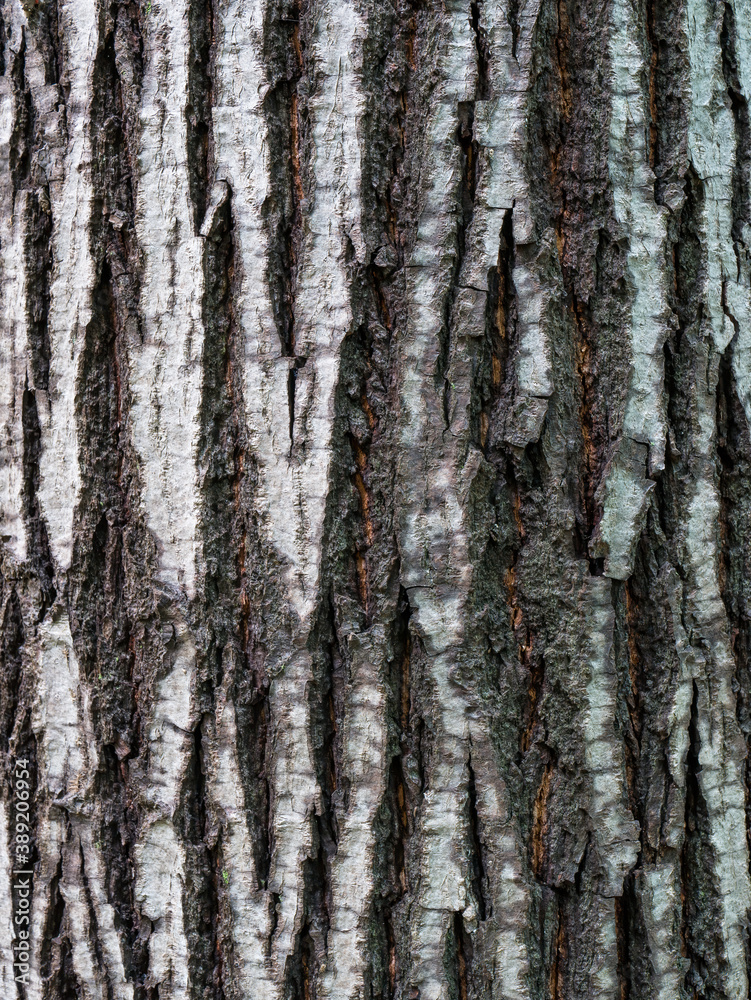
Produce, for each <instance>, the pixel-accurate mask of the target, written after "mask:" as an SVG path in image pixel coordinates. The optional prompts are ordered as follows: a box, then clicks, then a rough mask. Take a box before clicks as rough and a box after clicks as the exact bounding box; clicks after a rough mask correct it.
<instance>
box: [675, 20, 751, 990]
mask: <svg viewBox="0 0 751 1000" xmlns="http://www.w3.org/2000/svg"><path fill="white" fill-rule="evenodd" d="M718 13H719V12H716V11H715V10H714V8H712V9H711V10H710V8H708V7H705V6H704V5H702V4H694V3H690V4H689V5H688V16H689V60H690V66H691V73H692V86H693V88H694V89H695V90H696V91H698V93H704V94H706V95H707V96H708V95H709V94H711V93H712V92H716V91H717V90H719V91H720V93H721V94H722V95H723V97H724V96H725V94H726V93H727V90H726V86H727V85H726V83H725V80H724V79H723V75H722V59H721V47H720V44H719V42H720V31H721V27H722V22H721V21H719V18H718V16H717V15H718ZM723 13H724V11H723ZM718 21H719V23H718ZM711 46H714V50H715V57H714V59H712V60H711V61H710V62H709V63H708V61H707V59H706V51H707V49H708V48H710V47H711ZM709 136H713V137H715V145H714V147H713V149H712V150H711V151H710V149H709V148H708V147H707V146H706V142H707V138H708V137H709ZM725 136H728V137H729V141H728V139H725ZM732 136H733V121H732V115H731V111H730V109H729V108H728V107H727V105H726V104H725V103H724V101H723V103H722V105H721V106H720V107H718V108H717V109H716V110H710V109H709V108H708V107H707V106H706V105H705V104H703V103H702V102H701V101H700V102H698V103H692V106H691V114H690V117H689V130H688V154H689V158H690V160H691V163H692V165H693V167H694V169H695V170H696V172H697V174H698V176H699V178H700V179H701V184H702V188H703V199H702V202H701V213H700V216H699V230H700V233H701V237H702V243H703V249H704V252H705V253H706V257H705V258H704V260H703V262H702V263H703V265H704V266H703V269H702V273H701V279H700V280H701V285H700V288H701V301H702V303H703V306H704V311H703V314H702V318H701V329H702V332H704V333H705V334H707V335H709V337H710V340H709V343H708V345H707V348H705V349H699V350H697V352H696V353H697V355H698V358H697V360H698V359H699V358H700V359H702V360H701V361H699V364H700V365H701V364H702V361H703V362H704V363H703V365H702V367H701V368H700V369H699V371H698V372H697V395H696V403H695V406H696V410H695V413H696V421H697V424H696V430H695V431H694V434H693V435H692V441H691V446H692V448H691V451H692V457H691V465H692V467H693V468H694V469H695V470H696V473H695V483H696V486H695V489H694V491H693V495H692V496H691V497H690V498H688V503H687V511H686V517H687V528H686V540H685V545H686V555H687V559H688V566H689V567H690V579H691V580H693V581H695V583H694V585H695V586H698V587H700V588H701V590H700V593H697V594H696V595H695V596H693V595H692V596H691V597H690V599H689V608H690V612H691V615H692V618H693V621H694V622H695V627H696V629H697V633H698V635H697V637H696V638H697V639H698V638H699V637H701V638H703V639H704V640H705V642H708V643H709V646H708V648H706V650H702V655H701V659H700V663H701V669H700V672H699V673H698V676H695V679H694V682H695V684H697V692H698V703H697V712H698V719H697V726H696V728H697V732H698V735H699V738H700V739H701V742H702V749H701V751H700V752H699V761H700V764H701V766H702V771H701V773H700V775H699V787H700V790H701V793H702V796H703V798H704V800H705V802H706V808H707V813H708V826H709V831H708V839H709V846H710V848H711V851H712V852H713V854H714V857H713V862H714V864H713V865H712V871H713V874H714V877H715V878H716V880H717V883H718V888H719V894H720V897H721V904H720V905H721V906H722V912H723V950H724V960H725V963H726V966H725V968H724V969H723V973H722V977H721V981H722V988H723V990H724V991H725V992H726V994H727V995H729V996H734V995H741V994H743V993H744V992H745V991H746V990H747V989H748V974H747V970H746V956H745V944H744V931H743V919H742V918H740V914H741V913H745V912H747V911H748V908H749V905H750V903H751V884H750V883H749V875H748V845H747V842H746V837H745V831H743V835H741V831H740V830H739V829H738V827H737V825H736V824H738V823H739V821H740V817H741V816H743V815H745V791H744V784H743V775H742V763H741V762H742V759H743V750H742V749H741V737H740V732H739V731H738V729H737V720H736V716H735V698H734V696H733V693H732V690H731V681H732V676H733V672H734V662H733V656H732V650H731V647H730V636H729V632H728V622H727V617H726V614H725V609H724V606H723V604H722V599H721V595H720V589H719V578H718V569H719V567H718V540H717V537H716V528H715V525H716V523H717V519H718V516H719V498H718V494H717V487H716V484H715V476H714V448H715V435H716V403H715V397H716V390H717V380H718V367H719V361H720V355H721V354H722V352H723V351H724V350H725V348H726V347H727V345H728V344H729V343H730V342H731V341H732V338H733V336H734V335H735V329H736V323H737V319H736V312H735V305H734V302H733V297H734V295H735V292H734V289H735V288H738V287H739V286H738V285H737V283H736V281H734V280H733V278H734V277H735V276H736V275H737V262H736V257H735V252H734V249H733V238H732V237H733V232H732V230H733V221H732V202H733V199H732V189H733V170H734V164H735V149H734V148H733V144H731V143H732ZM728 147H729V148H728ZM705 351H706V354H705ZM705 358H706V360H704V359H705ZM692 645H694V646H696V639H694V638H693V637H692ZM697 659H699V656H698V655H697ZM702 661H703V662H702ZM710 691H711V695H710ZM718 727H721V729H722V732H723V737H722V739H723V752H722V754H719V753H718V751H719V745H718V742H717V741H718V738H719V737H718V733H719V729H718ZM720 802H722V805H720Z"/></svg>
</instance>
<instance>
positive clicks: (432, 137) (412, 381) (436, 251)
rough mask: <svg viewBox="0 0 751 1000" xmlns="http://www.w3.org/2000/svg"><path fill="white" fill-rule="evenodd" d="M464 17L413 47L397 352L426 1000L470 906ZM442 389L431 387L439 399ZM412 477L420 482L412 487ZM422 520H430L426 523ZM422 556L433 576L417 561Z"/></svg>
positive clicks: (470, 59) (464, 13)
mask: <svg viewBox="0 0 751 1000" xmlns="http://www.w3.org/2000/svg"><path fill="white" fill-rule="evenodd" d="M470 13H471V12H470V9H469V4H466V5H465V4H462V3H456V4H451V5H449V7H448V8H447V10H446V13H445V15H444V17H443V18H442V19H441V20H440V21H438V23H437V25H436V26H435V28H433V33H432V37H431V36H428V38H427V39H425V40H423V42H422V52H423V53H424V54H427V53H428V52H429V51H430V48H432V49H434V52H435V55H434V57H433V59H434V60H435V62H434V65H435V66H436V68H437V69H439V71H440V76H439V77H438V78H437V79H436V80H435V82H433V81H430V82H431V84H432V85H433V87H434V89H433V90H432V96H431V104H432V110H431V113H430V117H429V119H428V127H427V130H426V132H427V135H426V141H425V147H424V156H425V159H426V163H427V164H429V169H430V171H431V175H432V184H431V187H430V188H429V190H428V192H427V197H426V200H425V202H424V205H423V206H422V212H421V216H420V222H419V226H418V229H417V233H416V237H415V243H414V247H413V249H412V252H411V255H410V259H409V266H408V270H407V284H406V296H407V309H408V314H407V318H406V329H405V332H404V336H403V339H402V342H401V344H400V385H399V397H400V408H401V419H400V422H399V427H398V434H399V442H400V456H399V465H398V483H399V487H400V490H401V496H400V503H399V520H398V526H399V536H398V537H399V549H400V556H401V571H400V575H401V582H402V586H403V587H404V588H405V590H406V592H407V593H408V595H409V600H410V605H411V607H412V623H413V627H414V629H415V631H416V633H417V635H419V637H420V640H421V642H422V644H423V647H424V650H425V654H426V661H425V668H426V672H427V678H429V683H430V685H431V687H432V688H433V698H434V699H435V717H434V719H433V720H431V721H432V724H433V725H434V726H435V727H436V756H435V758H434V759H433V760H432V761H431V764H432V766H431V767H430V771H429V772H428V773H427V774H426V785H427V788H426V795H425V797H424V799H423V804H422V809H421V810H420V815H419V819H418V832H417V836H418V837H419V844H420V848H419V850H420V855H421V864H420V883H419V889H418V891H417V900H416V901H417V907H418V909H417V911H416V914H415V919H414V920H413V921H412V922H411V927H410V964H411V968H410V971H409V979H408V982H409V984H410V986H411V987H412V988H414V989H416V990H418V991H419V992H420V995H421V996H424V997H426V998H438V997H441V996H445V995H447V993H446V991H447V989H448V984H447V982H446V979H445V977H444V974H443V967H444V955H445V953H446V949H447V948H448V942H447V935H449V933H450V929H451V928H452V927H453V923H454V914H456V913H461V912H462V911H463V910H464V909H465V907H468V906H469V900H468V899H467V896H466V886H465V880H464V874H465V873H464V871H463V870H462V869H463V865H462V864H461V861H460V857H461V846H460V845H461V838H462V833H463V825H464V824H463V813H464V810H463V801H464V798H465V796H466V791H467V772H466V768H465V762H466V758H465V746H466V740H467V735H468V733H467V723H466V720H465V718H464V708H465V699H464V696H463V692H462V690H461V688H460V687H459V686H458V685H457V684H456V682H455V680H454V679H452V677H451V673H452V668H453V667H454V666H455V664H456V658H457V655H458V652H459V648H460V645H461V633H462V625H461V622H462V615H461V610H462V603H463V597H464V592H465V588H466V583H465V582H464V581H463V580H462V573H461V567H462V566H465V567H466V566H467V560H466V557H465V558H463V556H465V550H466V535H465V533H464V530H463V526H462V524H461V506H460V501H459V498H458V497H457V496H456V492H455V489H456V488H455V486H453V485H452V484H451V481H450V476H449V469H452V467H453V466H454V463H455V462H456V465H457V467H458V468H461V464H463V461H462V459H463V458H464V456H463V455H462V456H461V458H459V461H458V462H457V461H456V458H457V457H458V456H456V446H455V445H453V442H452V444H450V445H448V446H446V445H443V444H442V442H441V437H442V431H443V430H444V428H445V427H446V422H447V421H449V425H450V423H451V420H452V412H451V410H458V412H459V420H462V419H463V412H462V404H463V398H462V397H463V394H464V393H465V392H466V389H467V387H466V384H465V383H466V376H465V372H464V371H462V372H461V373H460V375H459V376H457V377H455V378H454V382H455V383H456V381H457V380H458V378H460V377H461V379H462V380H461V382H460V383H459V388H458V391H457V393H456V395H454V392H453V390H452V394H451V396H450V397H449V398H450V399H451V406H450V409H449V410H448V412H446V410H445V407H444V393H443V391H440V392H438V391H437V388H436V379H440V376H441V374H442V372H441V355H442V350H443V348H442V340H446V338H448V337H449V332H448V330H447V329H446V326H447V323H448V322H450V321H451V320H450V312H449V310H450V308H451V296H450V293H451V284H452V281H454V280H455V275H456V273H457V268H458V267H459V265H460V255H461V250H462V248H461V226H462V223H461V219H460V217H458V213H456V210H455V207H454V206H456V204H457V202H459V203H460V201H461V198H462V190H461V187H462V181H463V163H462V160H463V157H464V156H466V155H467V154H466V153H465V152H464V150H463V149H462V146H461V145H460V144H459V142H457V137H461V132H460V129H461V124H462V123H461V115H460V110H461V106H462V105H465V106H466V104H468V103H473V102H474V99H475V96H476V86H477V49H476V45H475V38H474V35H473V32H472V25H471V20H470ZM429 46H430V48H429ZM431 61H432V60H431ZM450 344H451V341H450V339H449V340H448V345H449V347H450ZM462 360H464V359H463V358H462ZM444 363H445V362H444ZM442 383H443V380H442V379H440V382H439V385H440V387H441V389H442V388H443V385H442ZM452 397H453V398H452ZM424 437H425V438H427V439H428V440H430V441H431V442H432V447H433V448H435V449H436V456H435V459H437V461H436V464H435V465H434V466H433V467H432V468H431V467H430V466H428V465H427V464H426V462H425V454H424V453H423V452H422V449H421V448H420V447H419V446H418V445H417V443H418V442H419V441H421V440H422V439H423V438H424ZM455 456H456V457H455ZM470 464H472V463H470ZM475 465H476V463H475ZM418 470H419V472H418ZM415 473H418V475H419V476H420V478H421V482H420V484H419V485H418V482H416V481H415V478H414V476H415ZM422 477H424V478H422ZM468 478H469V477H468ZM444 491H445V492H444ZM427 511H431V513H432V516H431V517H430V518H427V517H426V512H427ZM425 549H426V550H427V551H428V552H429V553H430V559H431V562H432V564H433V567H434V568H432V567H428V566H426V565H425V563H424V560H423V557H422V553H423V551H424V550H425Z"/></svg>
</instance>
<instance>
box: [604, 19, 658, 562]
mask: <svg viewBox="0 0 751 1000" xmlns="http://www.w3.org/2000/svg"><path fill="white" fill-rule="evenodd" d="M634 15H635V11H633V9H632V8H631V6H630V5H628V4H624V5H622V6H618V5H616V6H614V7H613V10H612V14H611V18H612V27H611V32H610V61H611V65H612V67H613V91H612V98H611V115H610V150H609V161H608V170H609V174H610V181H611V184H612V196H613V210H614V214H615V218H616V220H617V222H618V224H619V226H620V227H621V230H622V232H623V233H624V235H626V236H627V238H628V241H629V242H628V245H629V249H628V254H627V261H626V266H627V268H628V274H629V277H630V283H631V286H632V290H631V302H630V316H629V326H630V336H631V362H630V365H631V370H632V374H631V376H630V379H631V381H630V384H629V389H628V392H627V395H626V400H625V412H623V413H622V414H621V413H618V414H617V416H616V420H618V422H619V423H620V427H618V430H617V433H618V435H619V441H618V444H617V447H616V450H615V454H614V455H613V458H612V464H611V467H610V469H609V470H608V473H607V475H606V477H605V480H604V483H603V485H602V490H603V494H602V500H601V503H602V519H601V521H600V523H599V525H598V526H597V530H596V532H595V536H594V538H593V539H592V541H591V542H590V554H591V555H592V556H593V557H594V558H603V557H604V560H605V563H604V571H605V574H606V575H607V576H610V577H611V578H612V579H625V578H627V577H628V576H630V575H631V572H632V570H633V553H634V550H635V547H636V542H637V540H638V536H639V532H640V530H641V527H642V524H643V521H644V511H645V508H646V498H647V495H648V494H649V492H650V490H652V489H653V488H654V487H653V485H652V483H651V482H650V479H649V477H653V476H654V475H656V474H657V473H659V472H660V471H661V470H662V469H663V468H664V465H665V459H664V454H665V416H664V402H663V393H662V385H663V364H662V362H663V356H662V345H663V343H664V341H665V338H666V336H667V325H666V321H667V313H668V307H667V298H666V287H665V281H666V268H665V266H664V263H663V264H662V266H660V267H658V278H657V287H656V289H655V287H654V277H653V274H652V271H651V267H652V266H653V264H654V262H655V261H661V260H663V259H664V255H665V252H666V242H667V230H666V222H665V220H666V216H667V214H668V211H667V209H666V208H664V207H663V206H660V205H658V204H657V203H656V202H655V197H654V189H655V177H654V173H653V171H652V167H651V166H650V157H651V155H652V154H651V140H650V134H651V133H650V128H651V124H650V121H651V103H650V100H649V96H650V95H649V94H645V93H644V92H643V88H642V78H643V76H644V74H645V73H646V72H647V65H646V62H645V57H644V54H643V44H642V45H640V44H639V43H640V39H639V36H638V30H639V25H638V23H637V20H636V17H635V16H634ZM640 49H641V50H642V51H640ZM650 73H651V69H650ZM650 78H651V77H650ZM645 446H646V447H645Z"/></svg>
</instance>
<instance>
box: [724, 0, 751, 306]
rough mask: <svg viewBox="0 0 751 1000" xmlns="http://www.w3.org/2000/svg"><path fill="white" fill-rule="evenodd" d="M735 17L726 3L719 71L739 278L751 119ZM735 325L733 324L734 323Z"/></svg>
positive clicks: (750, 174) (747, 214)
mask: <svg viewBox="0 0 751 1000" xmlns="http://www.w3.org/2000/svg"><path fill="white" fill-rule="evenodd" d="M736 35H737V29H736V25H735V15H734V12H733V7H732V5H731V4H729V3H726V4H725V6H724V14H723V20H722V33H721V36H720V40H721V44H722V70H723V74H724V77H725V85H726V87H727V92H728V99H729V102H730V108H731V110H732V113H733V122H734V125H735V164H734V170H733V229H732V235H733V246H734V249H735V255H736V258H737V259H738V274H737V277H738V278H740V276H741V259H740V254H741V252H742V249H743V248H745V247H746V238H745V234H744V227H745V226H746V225H747V224H748V222H749V221H750V219H751V216H750V211H751V206H750V205H749V185H750V184H751V120H750V118H749V109H748V104H747V102H746V99H745V97H744V96H743V93H742V89H741V84H740V80H739V78H738V58H737V54H736V45H737V42H736ZM734 322H735V321H734Z"/></svg>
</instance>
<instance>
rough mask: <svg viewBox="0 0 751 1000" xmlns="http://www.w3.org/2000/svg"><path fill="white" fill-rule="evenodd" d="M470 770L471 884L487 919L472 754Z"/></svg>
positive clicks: (480, 911) (468, 797)
mask: <svg viewBox="0 0 751 1000" xmlns="http://www.w3.org/2000/svg"><path fill="white" fill-rule="evenodd" d="M467 770H468V772H469V783H468V787H467V812H468V814H469V815H468V818H469V838H470V867H471V872H472V875H471V884H472V891H473V893H474V896H475V899H476V900H477V909H478V913H479V916H480V920H485V917H486V914H487V911H488V905H487V901H486V898H485V862H484V860H483V854H484V851H483V846H482V840H481V837H480V820H479V817H478V815H477V784H476V781H475V772H474V768H473V767H472V756H471V754H470V758H469V761H468V762H467Z"/></svg>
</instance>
